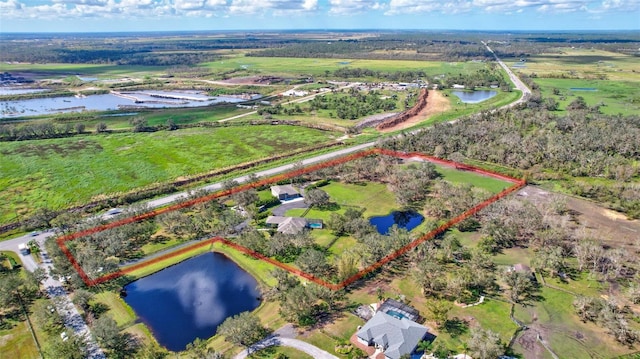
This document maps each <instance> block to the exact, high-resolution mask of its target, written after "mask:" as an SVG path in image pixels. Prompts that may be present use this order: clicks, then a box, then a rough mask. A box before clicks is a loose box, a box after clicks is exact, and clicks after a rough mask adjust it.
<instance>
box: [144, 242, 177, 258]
mask: <svg viewBox="0 0 640 359" xmlns="http://www.w3.org/2000/svg"><path fill="white" fill-rule="evenodd" d="M181 243H184V241H181V240H179V239H167V240H163V241H160V242H152V243H147V244H145V245H144V246H142V248H141V250H142V253H144V255H149V254H153V253H156V252H159V251H162V250H165V249H168V248H171V247H175V246H177V245H179V244H181Z"/></svg>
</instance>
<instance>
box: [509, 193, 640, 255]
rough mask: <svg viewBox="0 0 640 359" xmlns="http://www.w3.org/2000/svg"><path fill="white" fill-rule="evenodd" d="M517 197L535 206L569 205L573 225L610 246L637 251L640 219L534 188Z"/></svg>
mask: <svg viewBox="0 0 640 359" xmlns="http://www.w3.org/2000/svg"><path fill="white" fill-rule="evenodd" d="M518 196H520V197H523V198H526V199H528V200H530V201H531V202H533V203H551V201H554V200H556V199H558V198H559V199H560V200H562V201H565V202H566V205H567V209H568V210H569V212H570V214H571V216H572V219H573V221H574V225H576V226H578V227H579V228H583V229H584V230H585V231H586V232H587V233H589V234H590V235H591V236H592V237H593V238H598V239H601V240H603V241H604V243H606V244H607V245H609V246H612V247H613V246H618V247H620V246H622V247H632V248H630V249H632V250H638V244H639V243H638V238H640V220H629V219H627V218H626V217H625V216H624V214H622V213H618V212H614V211H612V210H609V209H607V208H604V207H602V206H600V205H598V204H597V203H594V202H590V201H587V200H584V199H580V198H576V197H571V196H567V195H563V194H558V193H551V192H548V191H546V190H543V189H541V188H539V187H535V186H526V187H525V188H523V189H521V190H520V191H518Z"/></svg>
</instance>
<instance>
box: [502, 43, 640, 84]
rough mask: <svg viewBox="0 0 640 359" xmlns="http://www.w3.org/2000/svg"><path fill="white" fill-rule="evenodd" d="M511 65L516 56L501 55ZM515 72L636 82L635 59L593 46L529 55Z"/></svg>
mask: <svg viewBox="0 0 640 359" xmlns="http://www.w3.org/2000/svg"><path fill="white" fill-rule="evenodd" d="M502 60H503V61H504V62H505V64H507V65H508V66H511V65H512V64H513V63H514V62H518V61H520V59H519V58H517V59H515V58H503V59H502ZM516 70H517V71H519V72H522V73H525V74H531V73H536V74H537V75H538V77H560V76H570V77H574V78H580V79H608V80H612V81H633V82H636V81H640V72H639V71H638V58H637V57H633V56H631V55H625V54H620V53H615V52H609V51H604V50H597V49H581V48H573V49H572V48H558V53H548V54H540V55H533V56H531V57H527V58H526V62H525V64H524V68H516Z"/></svg>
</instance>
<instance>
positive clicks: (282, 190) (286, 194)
mask: <svg viewBox="0 0 640 359" xmlns="http://www.w3.org/2000/svg"><path fill="white" fill-rule="evenodd" d="M271 194H272V195H273V196H274V197H276V198H278V199H279V200H281V201H288V200H290V199H294V198H299V197H302V194H300V191H298V190H297V189H296V188H295V187H293V186H292V185H290V184H286V185H281V186H271Z"/></svg>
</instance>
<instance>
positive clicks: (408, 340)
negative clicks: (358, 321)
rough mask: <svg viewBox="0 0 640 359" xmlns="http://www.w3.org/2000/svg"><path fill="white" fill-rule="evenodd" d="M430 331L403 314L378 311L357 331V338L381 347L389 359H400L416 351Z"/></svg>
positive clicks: (369, 344) (360, 341) (365, 343)
mask: <svg viewBox="0 0 640 359" xmlns="http://www.w3.org/2000/svg"><path fill="white" fill-rule="evenodd" d="M428 331H429V330H428V329H427V327H425V326H423V325H420V324H418V323H416V322H414V321H411V320H409V319H407V318H405V317H403V316H401V315H398V317H395V316H391V315H389V314H387V313H385V312H382V311H378V312H377V313H376V314H375V315H374V316H373V317H372V318H371V319H370V320H369V321H368V322H367V323H365V325H364V326H363V327H362V328H360V330H358V332H356V338H357V340H358V342H359V343H362V344H364V345H367V346H375V347H376V348H378V349H381V350H382V351H383V352H384V356H385V358H387V359H400V357H401V356H403V355H405V354H412V353H414V352H415V349H416V347H417V346H418V343H419V342H420V341H421V340H422V339H423V338H424V337H425V336H426V335H427V333H428Z"/></svg>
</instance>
